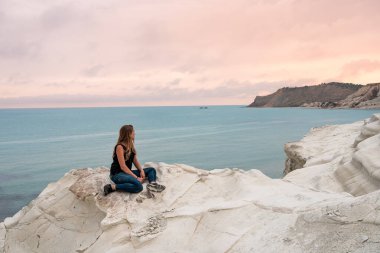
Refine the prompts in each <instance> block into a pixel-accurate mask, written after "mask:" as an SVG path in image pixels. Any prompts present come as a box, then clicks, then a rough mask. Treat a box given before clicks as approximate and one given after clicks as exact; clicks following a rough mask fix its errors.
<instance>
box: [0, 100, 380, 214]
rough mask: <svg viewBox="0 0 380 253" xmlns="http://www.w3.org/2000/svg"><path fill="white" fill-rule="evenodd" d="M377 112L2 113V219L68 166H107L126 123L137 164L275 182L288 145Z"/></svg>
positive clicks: (230, 108)
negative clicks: (225, 171)
mask: <svg viewBox="0 0 380 253" xmlns="http://www.w3.org/2000/svg"><path fill="white" fill-rule="evenodd" d="M378 112H379V110H318V109H302V108H268V109H262V108H260V109H254V108H245V107H241V106H210V107H208V109H199V107H130V108H127V107H124V108H81V109H79V108H76V109H9V110H8V109H7V110H0V220H3V219H4V218H5V217H7V216H12V215H13V214H14V213H15V212H17V211H18V210H19V209H21V208H22V207H23V206H25V205H27V204H28V203H29V202H30V201H31V200H32V199H33V198H35V197H36V196H37V195H38V194H39V192H41V190H42V189H43V188H45V187H46V185H47V184H48V183H49V182H52V181H56V180H58V179H59V178H61V177H62V176H63V175H64V173H66V172H68V171H69V170H70V169H73V168H82V167H98V166H107V167H109V165H110V163H111V155H112V150H113V146H114V144H115V142H116V139H117V134H118V130H119V128H120V126H121V125H123V124H133V125H134V127H135V129H136V147H137V151H138V153H139V158H140V162H142V163H144V162H148V161H153V162H165V163H185V164H189V165H192V166H195V167H198V168H203V169H215V168H226V167H228V168H234V167H237V168H242V169H260V170H261V171H262V172H263V173H265V174H266V175H268V176H270V177H274V178H279V177H281V176H282V171H283V169H284V161H285V154H284V152H283V146H284V144H285V143H286V142H290V141H296V140H299V139H301V138H302V137H303V136H304V135H305V134H306V133H307V132H308V131H309V129H310V128H311V127H316V126H322V125H327V124H342V123H351V122H354V121H358V120H363V119H365V118H368V117H370V116H371V115H372V114H373V113H378Z"/></svg>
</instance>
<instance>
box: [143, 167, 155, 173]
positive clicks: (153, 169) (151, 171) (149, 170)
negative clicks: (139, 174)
mask: <svg viewBox="0 0 380 253" xmlns="http://www.w3.org/2000/svg"><path fill="white" fill-rule="evenodd" d="M144 170H145V173H146V174H149V173H154V174H156V169H155V168H153V167H149V168H146V169H144Z"/></svg>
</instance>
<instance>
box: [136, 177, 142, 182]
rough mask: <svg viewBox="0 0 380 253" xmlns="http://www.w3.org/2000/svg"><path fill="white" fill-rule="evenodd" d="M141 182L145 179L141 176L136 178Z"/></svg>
mask: <svg viewBox="0 0 380 253" xmlns="http://www.w3.org/2000/svg"><path fill="white" fill-rule="evenodd" d="M136 179H137V180H138V181H139V182H140V183H142V182H144V179H143V178H141V177H138V178H136Z"/></svg>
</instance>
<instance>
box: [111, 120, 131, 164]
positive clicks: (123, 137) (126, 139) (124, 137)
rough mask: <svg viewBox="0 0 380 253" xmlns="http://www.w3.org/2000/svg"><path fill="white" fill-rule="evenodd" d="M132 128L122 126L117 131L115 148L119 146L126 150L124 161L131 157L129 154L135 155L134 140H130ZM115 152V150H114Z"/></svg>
mask: <svg viewBox="0 0 380 253" xmlns="http://www.w3.org/2000/svg"><path fill="white" fill-rule="evenodd" d="M132 133H133V126H132V125H124V126H122V127H121V128H120V130H119V138H118V140H117V143H116V146H117V145H119V144H121V145H123V146H124V147H125V148H126V153H125V156H126V159H127V158H128V157H129V156H130V155H131V152H133V153H135V154H136V149H135V144H134V142H135V140H134V139H133V138H132ZM115 150H116V149H115Z"/></svg>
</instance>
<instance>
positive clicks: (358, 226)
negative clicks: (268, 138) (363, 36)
mask: <svg viewBox="0 0 380 253" xmlns="http://www.w3.org/2000/svg"><path fill="white" fill-rule="evenodd" d="M379 150H380V114H375V115H373V116H372V117H371V118H369V119H366V120H364V121H360V122H355V123H352V124H347V125H336V126H325V127H321V128H315V129H312V130H311V131H310V133H309V134H308V135H307V136H305V138H303V139H302V140H300V141H299V142H294V143H287V144H286V145H285V152H286V154H287V156H288V160H287V162H286V164H287V165H286V168H285V171H284V174H285V176H284V177H283V178H282V179H271V178H269V177H267V176H265V175H264V174H263V173H261V172H260V171H259V170H254V169H253V170H249V171H243V170H239V169H237V168H235V169H229V168H226V169H218V170H212V171H206V170H202V169H198V168H194V167H191V166H188V165H184V164H165V163H146V164H145V166H152V167H155V168H156V170H157V172H158V179H159V181H160V183H162V184H164V185H166V186H167V189H166V190H165V191H164V192H162V193H155V194H151V193H149V192H147V190H146V188H145V187H144V190H143V192H141V193H139V194H127V193H122V192H114V193H111V194H110V195H107V196H103V194H102V186H103V185H104V184H106V183H108V182H109V177H108V174H109V169H108V168H103V167H102V168H96V169H91V168H85V169H74V170H71V171H70V172H68V173H66V174H65V175H64V176H63V177H62V178H61V179H60V180H58V181H57V182H54V183H51V184H49V185H48V186H47V187H46V188H45V189H44V190H43V191H42V192H41V193H40V195H39V196H38V197H37V198H36V199H34V200H33V201H32V202H30V203H29V205H27V206H25V207H24V208H22V209H21V210H20V211H19V212H18V213H16V214H15V215H14V216H13V217H8V218H6V219H5V220H4V222H1V223H0V252H7V253H8V252H21V253H22V252H86V253H87V252H289V253H290V252H292V253H293V252H380V156H379V155H378V154H379Z"/></svg>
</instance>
